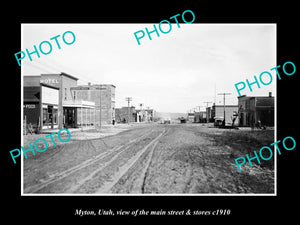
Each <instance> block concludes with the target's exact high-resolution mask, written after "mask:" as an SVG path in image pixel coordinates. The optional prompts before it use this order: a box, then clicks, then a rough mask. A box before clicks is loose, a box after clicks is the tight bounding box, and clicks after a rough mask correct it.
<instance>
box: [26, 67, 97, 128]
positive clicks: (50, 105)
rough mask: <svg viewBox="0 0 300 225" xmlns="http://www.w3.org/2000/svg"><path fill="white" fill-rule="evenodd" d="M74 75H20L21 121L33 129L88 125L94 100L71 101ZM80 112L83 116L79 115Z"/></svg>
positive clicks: (90, 121)
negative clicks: (21, 89)
mask: <svg viewBox="0 0 300 225" xmlns="http://www.w3.org/2000/svg"><path fill="white" fill-rule="evenodd" d="M77 80H78V78H76V77H74V76H71V75H69V74H66V73H60V74H42V75H39V76H24V83H23V87H24V92H23V93H24V99H23V104H24V106H23V108H24V118H23V119H24V120H25V121H26V124H31V125H32V126H33V127H34V128H35V129H37V130H43V129H53V128H58V129H61V128H63V127H66V128H70V127H77V126H78V125H83V124H85V125H87V124H90V125H92V124H93V123H94V121H95V119H94V118H95V103H94V102H90V101H82V100H81V101H78V100H75V98H74V96H73V94H72V92H71V87H74V86H77ZM83 114H84V115H83Z"/></svg>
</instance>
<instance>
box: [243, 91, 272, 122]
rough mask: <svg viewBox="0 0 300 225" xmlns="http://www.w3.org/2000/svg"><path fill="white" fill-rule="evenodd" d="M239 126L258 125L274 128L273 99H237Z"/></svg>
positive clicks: (259, 97)
mask: <svg viewBox="0 0 300 225" xmlns="http://www.w3.org/2000/svg"><path fill="white" fill-rule="evenodd" d="M238 107H239V112H238V114H239V126H255V125H257V124H258V123H260V124H261V125H265V126H274V97H273V96H272V93H271V92H270V93H269V96H246V95H242V96H239V97H238Z"/></svg>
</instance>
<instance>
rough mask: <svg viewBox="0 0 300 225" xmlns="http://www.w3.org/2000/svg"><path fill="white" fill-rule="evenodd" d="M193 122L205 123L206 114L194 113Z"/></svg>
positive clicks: (202, 112) (201, 112) (203, 112)
mask: <svg viewBox="0 0 300 225" xmlns="http://www.w3.org/2000/svg"><path fill="white" fill-rule="evenodd" d="M194 122H195V123H206V112H205V111H200V112H195V113H194Z"/></svg>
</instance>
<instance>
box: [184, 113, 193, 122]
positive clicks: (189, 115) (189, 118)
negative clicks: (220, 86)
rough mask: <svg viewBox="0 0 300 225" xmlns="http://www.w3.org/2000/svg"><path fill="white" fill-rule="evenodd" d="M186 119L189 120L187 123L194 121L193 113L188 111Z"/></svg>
mask: <svg viewBox="0 0 300 225" xmlns="http://www.w3.org/2000/svg"><path fill="white" fill-rule="evenodd" d="M186 121H187V122H189V123H193V122H194V121H195V113H193V112H189V113H188V114H187V118H186Z"/></svg>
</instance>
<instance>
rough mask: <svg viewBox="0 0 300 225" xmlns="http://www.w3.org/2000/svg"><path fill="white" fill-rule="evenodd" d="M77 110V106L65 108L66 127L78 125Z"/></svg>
mask: <svg viewBox="0 0 300 225" xmlns="http://www.w3.org/2000/svg"><path fill="white" fill-rule="evenodd" d="M76 125H77V110H76V108H64V127H65V128H69V127H76Z"/></svg>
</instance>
